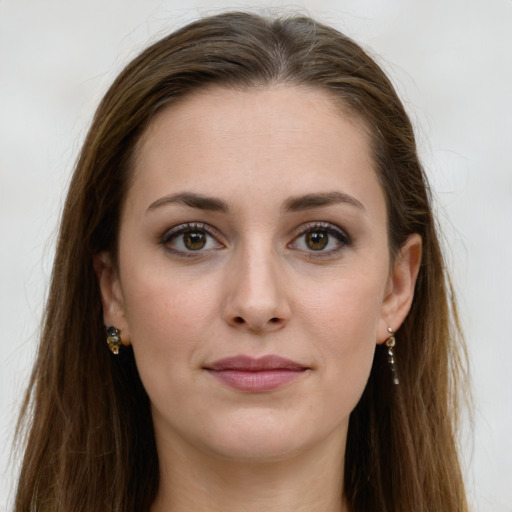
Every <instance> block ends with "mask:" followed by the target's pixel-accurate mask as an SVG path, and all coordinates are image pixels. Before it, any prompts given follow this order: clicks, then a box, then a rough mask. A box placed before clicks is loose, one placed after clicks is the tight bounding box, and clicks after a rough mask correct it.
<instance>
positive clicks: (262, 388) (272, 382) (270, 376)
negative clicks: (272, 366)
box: [208, 369, 305, 393]
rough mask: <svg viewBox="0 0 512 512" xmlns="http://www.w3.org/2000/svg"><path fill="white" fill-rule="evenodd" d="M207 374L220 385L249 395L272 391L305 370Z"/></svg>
mask: <svg viewBox="0 0 512 512" xmlns="http://www.w3.org/2000/svg"><path fill="white" fill-rule="evenodd" d="M208 372H209V373H210V374H211V375H213V376H214V377H215V378H217V379H219V380H220V381H221V382H222V383H224V384H226V385H228V386H229V387H231V388H234V389H236V390H238V391H246V392H249V393H264V392H266V391H273V390H275V389H278V388H280V387H282V386H285V385H286V384H288V383H290V382H292V381H294V380H296V379H298V378H299V377H300V376H301V375H303V374H304V372H305V370H286V369H276V370H261V371H241V370H208Z"/></svg>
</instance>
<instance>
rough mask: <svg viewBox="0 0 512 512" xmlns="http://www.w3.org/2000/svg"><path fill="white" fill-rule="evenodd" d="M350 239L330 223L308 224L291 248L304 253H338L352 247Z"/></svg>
mask: <svg viewBox="0 0 512 512" xmlns="http://www.w3.org/2000/svg"><path fill="white" fill-rule="evenodd" d="M351 243H352V241H351V240H350V237H349V236H348V235H347V234H346V233H345V231H343V230H342V229H341V228H339V227H338V226H335V225H334V224H331V223H329V222H319V223H312V224H308V225H306V226H305V227H303V228H302V230H301V232H300V233H299V235H298V236H297V237H296V238H295V239H294V240H293V242H292V243H291V244H290V246H291V247H292V248H293V249H299V250H300V251H304V252H319V253H324V254H325V253H330V254H332V253H336V252H337V251H339V250H341V249H342V248H343V247H345V246H347V245H351Z"/></svg>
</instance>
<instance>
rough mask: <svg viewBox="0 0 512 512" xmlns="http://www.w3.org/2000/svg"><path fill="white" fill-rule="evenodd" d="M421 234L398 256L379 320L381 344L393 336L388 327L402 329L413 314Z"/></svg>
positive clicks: (414, 236) (412, 238)
mask: <svg viewBox="0 0 512 512" xmlns="http://www.w3.org/2000/svg"><path fill="white" fill-rule="evenodd" d="M421 249H422V240H421V236H420V235H418V234H417V233H414V234H412V235H410V236H409V238H408V239H407V241H406V243H405V244H404V245H403V246H402V248H401V249H400V251H399V252H398V254H397V255H396V258H395V261H394V262H393V266H392V268H391V269H390V275H389V278H388V283H387V287H386V293H385V297H384V302H383V304H382V310H381V318H380V322H379V328H378V334H377V343H379V344H380V343H384V342H385V341H386V340H387V339H388V338H389V332H388V327H390V328H391V329H393V331H394V332H396V331H398V329H399V328H400V326H401V325H402V323H403V321H404V320H405V317H406V316H407V314H408V313H409V310H410V308H411V304H412V300H413V298H414V287H415V285H416V279H417V277H418V272H419V270H420V265H421Z"/></svg>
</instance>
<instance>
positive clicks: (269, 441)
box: [203, 410, 348, 463]
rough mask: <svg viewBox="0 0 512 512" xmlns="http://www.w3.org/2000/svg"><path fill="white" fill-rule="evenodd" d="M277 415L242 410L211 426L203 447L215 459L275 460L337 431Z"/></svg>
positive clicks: (298, 452) (285, 457)
mask: <svg viewBox="0 0 512 512" xmlns="http://www.w3.org/2000/svg"><path fill="white" fill-rule="evenodd" d="M251 412H252V413H251ZM276 416H277V417H276ZM279 416H280V415H276V414H275V413H273V412H268V411H261V410H260V411H243V413H242V414H239V415H238V417H237V419H232V420H226V421H225V422H222V423H221V424H218V425H210V428H209V429H208V435H207V437H206V438H204V437H203V446H204V447H205V448H206V449H207V450H208V451H209V453H211V454H212V455H214V456H216V457H218V458H223V459H231V460H234V461H236V460H239V461H245V462H248V461H253V462H255V463H257V462H262V463H264V462H275V461H280V460H286V459H291V458H293V457H295V456H298V455H299V454H301V453H305V452H307V451H308V449H310V448H313V447H314V446H317V445H319V444H321V443H322V442H323V441H324V440H325V439H327V438H328V437H330V434H331V433H332V432H333V430H338V429H337V428H336V426H335V427H334V428H325V430H324V429H319V428H318V423H316V422H313V421H311V419H310V418H308V420H306V421H293V420H294V419H296V418H290V417H289V415H288V417H287V418H284V419H283V418H279ZM315 423H316V425H315ZM347 425H348V422H347ZM226 426H228V428H226ZM312 427H313V428H312Z"/></svg>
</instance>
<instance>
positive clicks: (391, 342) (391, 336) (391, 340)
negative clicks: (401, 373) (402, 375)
mask: <svg viewBox="0 0 512 512" xmlns="http://www.w3.org/2000/svg"><path fill="white" fill-rule="evenodd" d="M388 332H389V338H388V339H387V340H386V347H388V363H389V366H390V368H391V376H392V378H393V384H400V381H399V380H398V376H397V374H396V366H395V354H394V352H393V347H394V346H395V345H396V340H395V333H394V331H393V329H391V327H388Z"/></svg>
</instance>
